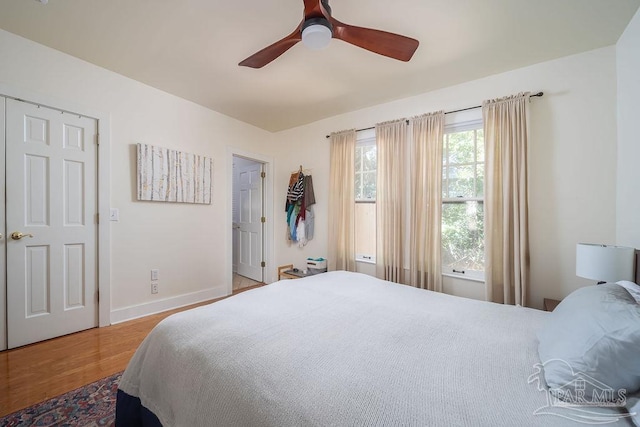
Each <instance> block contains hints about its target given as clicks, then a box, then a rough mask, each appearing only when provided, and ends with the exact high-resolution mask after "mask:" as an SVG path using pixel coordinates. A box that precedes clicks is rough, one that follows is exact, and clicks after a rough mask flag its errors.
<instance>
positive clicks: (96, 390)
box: [0, 372, 122, 427]
mask: <svg viewBox="0 0 640 427" xmlns="http://www.w3.org/2000/svg"><path fill="white" fill-rule="evenodd" d="M121 376H122V372H120V373H118V374H115V375H112V376H110V377H107V378H103V379H101V380H98V381H96V382H94V383H91V384H88V385H86V386H84V387H80V388H78V389H76V390H73V391H70V392H69V393H65V394H63V395H60V396H57V397H54V398H52V399H49V400H45V401H44V402H40V403H38V404H36V405H33V406H30V407H28V408H26V409H23V410H22V411H18V412H14V413H13V414H10V415H7V416H6V417H4V418H0V426H3V427H4V426H7V427H13V426H78V427H97V426H112V425H113V423H114V420H115V416H116V393H117V391H118V383H119V382H120V377H121Z"/></svg>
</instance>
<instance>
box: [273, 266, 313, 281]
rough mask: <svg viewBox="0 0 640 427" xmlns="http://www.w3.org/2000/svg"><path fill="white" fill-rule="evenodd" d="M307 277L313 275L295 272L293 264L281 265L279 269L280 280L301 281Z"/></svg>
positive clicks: (300, 271) (299, 271)
mask: <svg viewBox="0 0 640 427" xmlns="http://www.w3.org/2000/svg"><path fill="white" fill-rule="evenodd" d="M307 276H311V274H309V273H303V272H302V270H298V271H293V264H287V265H281V266H280V267H278V280H282V279H301V278H303V277H307Z"/></svg>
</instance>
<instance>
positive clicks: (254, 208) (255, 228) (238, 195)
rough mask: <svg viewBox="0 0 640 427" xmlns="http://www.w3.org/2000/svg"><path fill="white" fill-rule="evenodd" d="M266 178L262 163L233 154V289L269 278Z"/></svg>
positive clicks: (252, 284)
mask: <svg viewBox="0 0 640 427" xmlns="http://www.w3.org/2000/svg"><path fill="white" fill-rule="evenodd" d="M264 178H265V172H264V164H263V163H262V162H260V161H257V160H252V159H248V158H245V157H241V156H237V155H234V156H233V179H232V181H233V182H232V195H233V196H232V197H233V199H232V246H233V247H232V253H233V256H232V258H233V287H232V289H233V291H237V290H239V289H243V288H246V287H250V286H254V285H256V284H258V283H263V282H264V281H265V277H264V268H265V262H264V246H265V245H264V242H265V227H264V224H265V200H264V199H265V191H264V189H265V185H264Z"/></svg>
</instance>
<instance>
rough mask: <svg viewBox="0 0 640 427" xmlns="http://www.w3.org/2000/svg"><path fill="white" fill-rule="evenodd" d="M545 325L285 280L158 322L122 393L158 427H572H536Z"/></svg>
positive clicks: (350, 286) (455, 305) (352, 285)
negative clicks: (535, 378) (538, 333)
mask: <svg viewBox="0 0 640 427" xmlns="http://www.w3.org/2000/svg"><path fill="white" fill-rule="evenodd" d="M547 314H548V313H545V312H542V311H538V310H533V309H527V308H521V307H513V306H503V305H498V304H492V303H486V302H480V301H474V300H469V299H464V298H458V297H452V296H449V295H444V294H437V293H433V292H428V291H424V290H419V289H415V288H411V287H408V286H402V285H395V284H390V283H389V282H384V281H381V280H377V279H374V278H371V277H369V276H365V275H362V274H357V273H346V272H333V273H326V274H322V275H317V276H312V277H309V278H305V279H300V280H288V281H286V280H285V281H282V282H277V283H274V284H271V285H268V286H265V287H262V288H259V289H255V290H251V291H247V292H244V293H242V294H239V295H237V296H234V297H232V298H228V299H225V300H223V301H220V302H216V303H214V304H211V305H208V306H204V307H200V308H197V309H194V310H190V311H187V312H183V313H179V314H176V315H173V316H171V317H169V318H167V319H165V320H164V321H163V322H161V323H160V324H159V325H158V326H157V327H156V328H155V329H154V330H153V331H152V332H151V334H150V335H149V336H148V337H147V338H146V339H145V341H144V342H143V343H142V345H141V346H140V348H139V349H138V351H137V352H136V354H135V355H134V357H133V359H132V360H131V362H130V364H129V367H128V368H127V370H126V371H125V373H124V375H123V377H122V381H121V382H120V388H121V389H122V390H123V391H124V392H126V393H128V394H130V395H133V396H138V397H140V398H141V401H142V403H143V405H144V406H146V407H147V408H148V409H150V410H151V411H152V412H153V413H155V414H156V416H157V417H158V418H159V419H160V421H161V422H162V423H163V425H165V426H178V427H182V426H184V427H195V426H307V425H316V426H345V425H358V426H365V425H366V426H383V425H385V426H386V425H403V426H427V425H437V426H454V425H468V426H526V425H572V426H578V425H579V424H577V423H575V422H573V421H570V420H567V419H564V418H562V417H559V416H553V415H534V411H535V410H536V409H538V408H541V407H544V406H545V405H546V404H547V398H546V393H545V392H544V391H540V390H539V389H538V384H537V383H534V384H528V382H527V379H528V377H529V376H530V375H532V374H534V373H535V369H534V365H535V364H536V363H538V362H539V360H538V356H537V340H536V338H535V330H536V329H537V328H538V327H539V326H540V324H541V322H543V321H544V320H545V316H546V315H547ZM612 413H616V411H615V410H612ZM625 424H626V422H625Z"/></svg>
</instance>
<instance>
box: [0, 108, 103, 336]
mask: <svg viewBox="0 0 640 427" xmlns="http://www.w3.org/2000/svg"><path fill="white" fill-rule="evenodd" d="M6 110H7V111H6V117H7V119H6V128H7V129H6V135H7V137H6V146H7V147H6V156H7V158H6V174H7V181H8V182H9V183H10V185H8V186H7V195H6V217H7V233H8V234H9V235H8V236H7V313H8V316H7V323H8V328H7V329H8V344H9V348H13V347H18V346H21V345H25V344H29V343H32V342H36V341H42V340H45V339H49V338H53V337H57V336H60V335H65V334H69V333H72V332H77V331H81V330H84V329H88V328H93V327H96V326H97V325H98V310H97V266H96V259H97V256H96V255H97V251H96V235H97V224H96V222H97V221H96V213H97V201H96V191H97V190H96V188H97V187H96V164H97V150H96V144H95V141H96V132H97V124H96V121H95V120H93V119H89V118H86V117H80V116H78V115H73V114H69V113H61V112H60V111H57V110H53V109H49V108H45V107H38V106H35V105H32V104H28V103H25V102H20V101H15V100H11V99H8V100H7V107H6Z"/></svg>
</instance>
